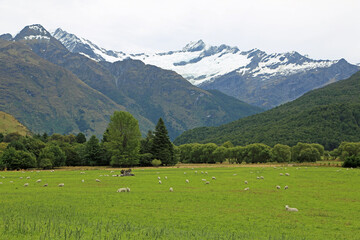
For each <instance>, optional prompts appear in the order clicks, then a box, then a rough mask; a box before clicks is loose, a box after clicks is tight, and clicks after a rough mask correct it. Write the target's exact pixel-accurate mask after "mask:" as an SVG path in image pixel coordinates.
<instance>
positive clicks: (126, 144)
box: [0, 112, 360, 169]
mask: <svg viewBox="0 0 360 240" xmlns="http://www.w3.org/2000/svg"><path fill="white" fill-rule="evenodd" d="M323 158H326V159H336V158H339V159H341V160H342V161H344V167H358V166H360V143H354V142H343V143H341V144H340V146H339V147H338V148H336V149H334V150H333V151H325V150H324V147H323V146H322V145H320V144H316V143H301V142H299V143H297V144H296V145H294V146H288V145H283V144H276V145H275V146H274V147H272V148H271V147H269V146H267V145H265V144H262V143H254V144H249V145H246V146H234V145H233V144H232V143H231V142H229V141H228V142H225V143H224V144H222V145H220V146H219V145H216V144H214V143H207V144H198V143H192V144H183V145H180V146H175V145H173V144H172V142H171V141H170V139H169V136H168V132H167V129H166V126H165V124H164V121H163V120H162V119H161V118H160V119H159V121H158V123H157V125H156V127H155V130H154V131H149V132H148V133H147V135H146V137H145V138H141V134H140V130H139V125H138V121H137V120H136V119H135V118H134V117H133V116H132V115H131V114H130V113H128V112H115V113H114V114H113V116H111V118H110V122H109V124H108V127H107V128H106V131H105V132H104V134H103V136H102V139H101V140H99V139H98V138H97V137H96V136H95V135H93V136H91V137H90V138H89V140H87V139H86V137H85V135H84V134H83V133H78V134H77V135H76V136H75V135H72V134H70V135H61V134H53V135H51V136H48V135H47V134H46V133H44V134H42V135H40V134H35V135H33V136H32V137H29V136H26V137H22V136H20V135H19V134H17V133H10V134H7V135H6V136H3V135H2V134H0V169H4V168H6V169H27V168H42V169H48V168H54V167H61V166H108V165H110V166H113V167H131V166H152V165H153V166H159V165H175V164H176V163H178V162H180V161H181V162H182V163H209V164H213V163H223V162H225V161H227V162H229V163H238V164H240V163H242V162H246V163H266V162H279V163H282V162H300V163H301V162H316V161H320V160H321V159H323Z"/></svg>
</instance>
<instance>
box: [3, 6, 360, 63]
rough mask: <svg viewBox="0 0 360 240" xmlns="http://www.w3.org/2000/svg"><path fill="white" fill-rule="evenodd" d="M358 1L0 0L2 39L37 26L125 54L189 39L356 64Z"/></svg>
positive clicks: (162, 48) (359, 51)
mask: <svg viewBox="0 0 360 240" xmlns="http://www.w3.org/2000/svg"><path fill="white" fill-rule="evenodd" d="M359 12H360V1H359V0H341V1H340V0H336V1H334V0H246V1H243V0H237V1H236V0H217V1H215V0H176V1H174V0H61V1H59V0H33V1H28V0H0V34H2V33H11V34H13V35H14V34H16V33H18V32H19V31H20V30H21V29H22V28H23V27H25V26H26V25H31V24H37V23H38V24H41V25H43V26H44V27H45V28H46V29H47V30H49V31H50V30H55V29H56V28H58V27H61V28H62V29H63V30H66V31H67V32H70V33H74V34H75V35H77V36H80V37H84V38H86V39H88V40H90V41H92V42H93V43H95V44H97V45H98V46H100V47H103V48H106V49H111V50H116V51H123V52H126V53H141V52H166V51H170V50H180V49H182V48H183V47H184V46H185V45H186V44H187V43H189V42H190V41H197V40H199V39H202V40H203V41H204V42H205V43H206V44H209V45H220V44H226V45H230V46H237V47H238V48H239V49H240V50H242V51H247V50H250V49H253V48H258V49H260V50H263V51H265V52H267V53H282V52H288V51H298V52H299V53H301V54H303V55H308V56H309V57H310V58H314V59H331V60H334V59H340V58H345V59H346V60H347V61H349V62H350V63H360V31H359V28H360V15H359Z"/></svg>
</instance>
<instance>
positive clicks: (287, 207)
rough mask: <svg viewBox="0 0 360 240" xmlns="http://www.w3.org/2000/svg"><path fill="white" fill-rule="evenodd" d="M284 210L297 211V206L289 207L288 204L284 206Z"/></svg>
mask: <svg viewBox="0 0 360 240" xmlns="http://www.w3.org/2000/svg"><path fill="white" fill-rule="evenodd" d="M285 210H286V211H289V212H298V211H299V210H298V209H297V208H291V207H289V205H286V206H285Z"/></svg>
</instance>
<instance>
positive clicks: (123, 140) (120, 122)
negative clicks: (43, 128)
mask: <svg viewBox="0 0 360 240" xmlns="http://www.w3.org/2000/svg"><path fill="white" fill-rule="evenodd" d="M154 160H155V161H154ZM153 161H154V162H153ZM152 162H153V163H154V164H156V165H174V164H176V162H177V161H176V160H175V157H174V147H173V144H172V143H171V141H170V139H169V136H168V132H167V130H166V127H165V124H164V121H163V120H162V119H161V118H160V119H159V121H158V124H157V126H156V128H155V131H154V132H152V131H149V134H148V136H147V137H146V138H145V139H142V138H141V134H140V130H139V125H138V121H137V120H136V119H135V118H134V117H133V116H132V115H131V114H130V113H128V112H114V114H113V115H112V116H111V118H110V122H109V124H108V127H107V128H106V131H105V132H104V134H103V137H102V139H101V140H99V139H98V138H97V137H96V136H95V135H93V136H91V137H90V139H89V140H87V139H86V137H85V135H84V134H83V133H78V134H77V135H76V136H75V135H73V134H70V135H61V134H52V135H51V136H48V135H47V134H46V133H44V134H42V135H40V134H35V135H33V136H31V137H30V136H26V137H23V136H20V135H19V134H18V133H10V134H7V135H6V136H3V135H2V134H1V135H0V169H5V168H6V169H27V168H42V169H49V168H54V167H61V166H108V165H111V166H113V167H131V166H139V165H140V166H151V165H152V164H153V163H152Z"/></svg>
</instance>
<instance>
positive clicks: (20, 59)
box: [0, 38, 125, 136]
mask: <svg viewBox="0 0 360 240" xmlns="http://www.w3.org/2000/svg"><path fill="white" fill-rule="evenodd" d="M31 41H33V40H31ZM41 41H47V39H46V38H44V39H41ZM124 109H125V108H124V107H123V106H120V105H118V104H116V103H114V102H113V101H111V100H110V99H109V98H108V97H106V96H104V95H103V94H101V93H100V92H98V91H96V90H94V89H92V88H90V87H89V86H88V85H86V84H85V83H83V82H82V81H81V80H79V79H78V78H77V77H76V76H75V75H74V74H72V73H70V72H69V71H67V70H65V69H64V68H61V67H59V66H57V65H54V64H52V63H50V62H48V61H46V60H44V59H43V58H41V57H39V56H38V55H36V54H35V53H34V52H32V51H31V50H30V49H29V47H27V46H25V45H23V44H21V43H17V42H9V41H2V40H0V110H1V111H5V112H7V113H10V114H11V115H13V116H14V117H16V118H17V119H18V120H19V121H21V122H22V123H24V124H25V125H26V126H28V127H29V128H30V129H31V131H33V132H35V133H38V132H44V131H46V132H48V133H54V132H57V133H76V132H79V131H82V132H85V133H86V134H87V135H91V134H96V135H98V136H99V135H102V133H103V132H104V130H105V128H106V125H107V123H108V120H109V117H110V115H111V114H112V113H113V112H114V111H115V110H124Z"/></svg>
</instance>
